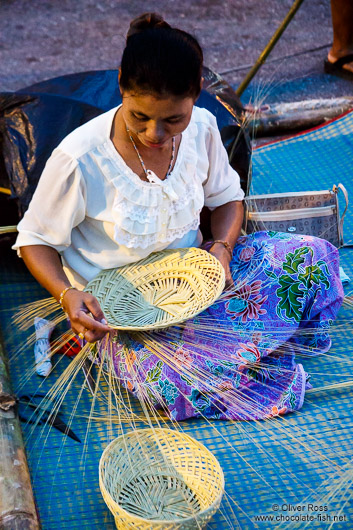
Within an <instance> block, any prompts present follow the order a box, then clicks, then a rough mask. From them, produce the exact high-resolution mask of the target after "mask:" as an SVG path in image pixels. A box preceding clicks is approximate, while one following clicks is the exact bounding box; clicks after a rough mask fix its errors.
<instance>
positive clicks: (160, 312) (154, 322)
mask: <svg viewBox="0 0 353 530" xmlns="http://www.w3.org/2000/svg"><path fill="white" fill-rule="evenodd" d="M224 281H225V277H224V269H223V267H222V265H221V263H220V262H219V261H218V260H217V259H216V258H215V257H214V256H212V255H211V254H209V253H208V252H206V251H205V250H201V249H198V248H188V249H177V250H164V251H161V252H155V253H153V254H151V255H150V256H148V257H147V258H145V259H143V260H141V261H138V262H137V263H133V264H131V265H126V266H125V267H120V268H118V269H106V270H103V271H101V272H100V273H99V274H98V275H97V276H96V277H95V278H94V279H93V280H92V281H91V282H89V283H88V284H87V286H86V288H85V290H86V291H87V292H90V293H92V294H93V295H94V296H95V297H96V298H97V299H98V301H99V303H100V306H101V308H102V310H103V312H104V315H105V317H106V319H107V321H108V323H109V325H110V326H111V327H113V328H116V329H126V330H129V329H130V330H139V329H156V328H163V327H167V326H171V325H173V324H177V323H179V322H183V321H184V320H187V319H189V318H192V317H193V316H195V315H197V314H198V313H200V312H201V311H203V310H204V309H206V308H207V307H208V306H210V305H211V304H212V303H213V302H214V301H215V300H216V299H217V298H218V296H219V295H220V294H221V292H222V290H223V288H224Z"/></svg>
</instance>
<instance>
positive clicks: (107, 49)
mask: <svg viewBox="0 0 353 530" xmlns="http://www.w3.org/2000/svg"><path fill="white" fill-rule="evenodd" d="M292 3H293V2H292V0H228V1H221V0H214V1H212V0H196V1H193V0H178V1H177V2H176V1H175V0H164V1H161V0H160V1H157V0H150V1H146V0H98V1H94V0H72V1H69V0H52V1H50V0H0V91H15V90H17V89H20V88H23V87H25V86H27V85H30V84H31V83H34V82H38V81H41V80H43V79H48V78H52V77H56V76H59V75H63V74H69V73H73V72H80V71H85V70H100V69H111V68H116V67H118V65H119V62H120V57H121V53H122V50H123V47H124V40H125V34H126V31H127V29H128V25H129V21H130V20H131V19H132V18H133V17H135V16H136V15H139V14H141V13H142V12H145V11H148V10H150V11H157V12H159V13H161V14H162V15H163V16H164V17H165V18H166V20H167V21H168V22H169V23H171V24H172V25H175V26H178V27H180V28H182V29H184V30H186V31H189V32H191V33H193V34H194V35H195V36H196V37H197V38H198V39H199V40H200V43H201V45H202V47H203V49H204V53H205V64H206V65H207V66H209V67H210V68H212V69H213V70H215V71H216V72H219V73H224V72H226V73H224V77H225V79H226V80H227V81H228V82H229V83H230V84H231V85H232V86H233V87H236V86H238V84H239V83H240V82H241V80H242V79H243V78H244V76H245V74H246V73H247V71H248V69H249V68H250V66H251V65H252V64H253V63H254V62H255V60H256V58H257V57H258V55H259V53H260V52H261V51H262V49H263V48H264V46H265V45H266V44H267V42H268V40H269V39H270V37H271V36H272V35H273V33H274V31H275V30H276V28H277V27H278V26H279V24H280V23H281V21H282V20H283V18H284V17H285V15H286V13H287V12H288V10H289V8H290V7H291V5H292ZM331 42H332V26H331V11H330V2H329V0H304V2H303V4H302V6H301V7H300V8H299V11H298V12H297V14H296V15H295V17H294V19H293V20H292V21H291V23H290V25H289V26H288V28H287V29H286V30H285V32H284V34H283V35H282V37H281V39H280V41H279V43H278V44H277V46H276V47H275V49H274V50H273V51H272V53H271V55H270V57H269V61H268V62H267V64H266V65H265V66H264V67H262V69H261V70H260V72H258V74H257V75H256V77H255V79H254V80H253V81H252V83H251V85H250V87H249V88H248V89H247V90H246V92H245V93H244V95H243V96H242V101H243V102H244V103H247V102H249V101H251V102H252V103H258V102H260V101H261V102H266V103H270V102H273V101H276V102H281V101H294V100H296V101H297V100H301V99H311V98H316V97H321V98H331V97H336V96H344V95H353V84H352V82H350V81H345V80H341V79H338V78H335V77H333V76H329V75H327V74H324V73H323V61H324V59H325V57H326V55H327V52H328V50H329V48H330V44H331Z"/></svg>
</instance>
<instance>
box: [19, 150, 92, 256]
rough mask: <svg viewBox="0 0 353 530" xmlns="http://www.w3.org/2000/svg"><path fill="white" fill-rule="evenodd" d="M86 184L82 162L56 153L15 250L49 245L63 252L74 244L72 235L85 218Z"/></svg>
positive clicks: (43, 177)
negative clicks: (73, 230)
mask: <svg viewBox="0 0 353 530" xmlns="http://www.w3.org/2000/svg"><path fill="white" fill-rule="evenodd" d="M85 195H86V188H85V183H84V180H83V178H82V175H81V171H80V168H79V165H78V162H77V161H76V160H75V159H73V158H71V157H70V156H69V155H67V154H66V153H64V152H63V151H61V150H60V149H55V150H54V151H53V154H52V155H51V157H50V158H49V160H48V161H47V164H46V166H45V168H44V171H43V173H42V175H41V178H40V180H39V183H38V186H37V189H36V191H35V193H34V195H33V198H32V200H31V202H30V205H29V208H28V210H27V211H26V213H25V215H24V217H23V219H22V220H21V221H20V223H19V225H18V231H19V234H18V237H17V240H16V243H15V245H14V246H13V249H14V250H17V251H18V253H19V249H20V247H24V246H28V245H47V246H50V247H53V248H55V249H56V250H57V251H58V252H62V251H63V250H64V249H65V248H67V247H68V246H70V244H71V231H72V229H73V228H74V227H75V226H77V225H78V224H79V223H80V222H81V221H83V219H84V218H85V209H86V208H85Z"/></svg>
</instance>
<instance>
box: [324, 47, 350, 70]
mask: <svg viewBox="0 0 353 530" xmlns="http://www.w3.org/2000/svg"><path fill="white" fill-rule="evenodd" d="M352 53H353V52H351V53H346V54H344V55H340V56H337V55H334V54H333V53H332V52H329V54H328V56H327V60H328V61H329V62H330V63H332V64H334V63H335V62H336V61H338V59H341V57H346V56H347V55H352ZM341 69H342V70H347V71H348V72H352V74H353V61H352V62H349V63H346V64H343V65H342V67H341Z"/></svg>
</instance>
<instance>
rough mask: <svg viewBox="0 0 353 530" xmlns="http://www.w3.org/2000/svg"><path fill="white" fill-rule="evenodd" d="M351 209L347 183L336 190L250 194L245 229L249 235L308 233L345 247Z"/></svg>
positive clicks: (334, 188)
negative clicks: (346, 220)
mask: <svg viewBox="0 0 353 530" xmlns="http://www.w3.org/2000/svg"><path fill="white" fill-rule="evenodd" d="M340 190H341V192H342V193H343V196H344V199H345V207H344V211H343V214H342V215H340V211H339V204H338V192H339V191H340ZM347 208H348V193H347V190H346V189H345V187H344V186H343V184H338V185H337V186H336V185H335V186H333V188H332V190H322V191H305V192H293V193H276V194H269V195H249V196H248V197H246V198H245V217H244V226H243V228H244V231H245V233H246V234H250V233H252V232H257V231H261V230H267V231H273V232H287V233H292V234H306V235H311V236H316V237H321V238H322V239H326V240H327V241H329V242H330V243H332V244H333V245H335V246H336V247H341V246H342V245H343V221H344V216H345V213H346V211H347Z"/></svg>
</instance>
